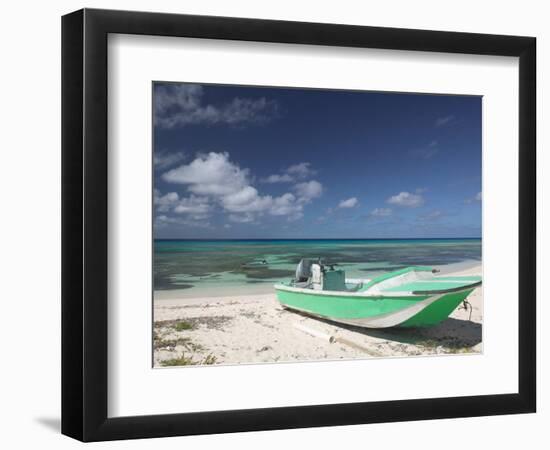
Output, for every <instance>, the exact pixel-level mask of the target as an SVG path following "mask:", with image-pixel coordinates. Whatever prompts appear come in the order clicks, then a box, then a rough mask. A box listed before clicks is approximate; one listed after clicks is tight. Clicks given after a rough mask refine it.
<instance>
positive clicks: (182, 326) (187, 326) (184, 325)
mask: <svg viewBox="0 0 550 450" xmlns="http://www.w3.org/2000/svg"><path fill="white" fill-rule="evenodd" d="M192 329H193V324H192V323H189V322H186V321H185V320H181V321H179V322H178V323H176V324H175V325H174V330H176V331H186V330H192Z"/></svg>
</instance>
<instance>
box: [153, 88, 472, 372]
mask: <svg viewBox="0 0 550 450" xmlns="http://www.w3.org/2000/svg"><path fill="white" fill-rule="evenodd" d="M152 122H153V142H152V147H153V148H152V158H153V161H152V162H153V164H152V165H153V189H154V192H153V194H152V198H153V205H152V208H153V234H154V236H153V238H154V239H153V242H154V244H153V247H154V248H153V255H154V256H153V262H152V268H153V280H154V281H153V284H154V285H153V324H152V327H153V342H152V348H153V355H152V359H153V367H159V368H161V367H178V366H199V365H200V366H205V365H208V366H210V365H224V364H225V365H228V364H229V365H234V364H256V363H264V364H265V363H290V362H313V361H334V360H344V359H365V358H388V357H412V356H436V355H464V354H480V353H482V351H483V349H482V324H483V295H482V286H481V284H482V235H481V234H482V233H481V230H482V178H481V173H482V97H481V96H473V95H469V96H466V95H447V94H440V93H434V94H424V93H405V92H370V91H356V90H333V89H311V88H296V87H292V88H289V87H268V86H240V85H221V84H205V83H197V82H192V83H191V82H174V81H170V82H167V81H154V82H153V83H152Z"/></svg>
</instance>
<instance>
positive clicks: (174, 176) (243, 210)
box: [155, 152, 323, 223]
mask: <svg viewBox="0 0 550 450" xmlns="http://www.w3.org/2000/svg"><path fill="white" fill-rule="evenodd" d="M306 168H307V166H306ZM308 170H309V169H308ZM302 173H303V171H302ZM250 178H251V177H250V174H249V170H248V169H241V168H240V167H239V166H238V165H236V164H234V163H233V162H231V161H230V158H229V154H228V153H214V152H211V153H208V154H207V155H198V156H197V158H195V159H194V160H193V161H192V162H190V163H189V164H184V165H181V166H179V167H177V168H175V169H172V170H169V171H168V172H166V173H164V174H163V175H162V179H163V180H164V181H166V182H169V183H175V184H183V185H185V186H186V188H187V190H188V191H189V192H191V196H190V197H189V198H179V196H178V195H177V193H175V192H172V193H169V194H166V195H165V196H162V197H161V196H160V193H158V194H157V195H156V197H155V204H157V205H158V206H157V208H158V210H159V211H160V212H167V211H170V210H171V211H174V212H182V213H183V212H194V213H195V214H200V213H203V214H204V213H207V212H209V211H210V210H211V207H212V203H214V204H218V205H219V206H221V208H222V209H223V210H224V211H226V212H228V213H230V217H229V218H230V220H231V221H233V222H239V223H249V222H253V221H255V220H256V219H257V217H258V216H261V215H263V214H270V215H273V216H286V217H287V218H288V219H289V220H296V219H299V218H301V217H302V216H303V208H304V205H305V204H307V203H309V202H311V201H312V200H313V199H315V198H317V197H319V196H320V195H321V194H322V191H323V187H322V185H321V183H319V182H318V181H315V180H311V181H308V182H303V183H298V184H296V185H295V186H294V190H295V194H292V193H290V192H287V193H285V194H283V195H281V196H279V197H273V196H271V195H261V194H260V193H259V192H258V190H257V189H256V188H255V187H253V186H252V185H251V180H250ZM201 207H202V209H201ZM192 210H193V211H192Z"/></svg>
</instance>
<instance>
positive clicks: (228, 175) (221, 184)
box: [162, 152, 248, 195]
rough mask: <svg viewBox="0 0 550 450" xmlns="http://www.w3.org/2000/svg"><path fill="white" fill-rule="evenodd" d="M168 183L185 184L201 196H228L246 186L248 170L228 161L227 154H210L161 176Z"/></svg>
mask: <svg viewBox="0 0 550 450" xmlns="http://www.w3.org/2000/svg"><path fill="white" fill-rule="evenodd" d="M162 179H163V180H164V181H167V182H169V183H177V184H186V185H188V189H189V190H190V191H191V192H193V193H195V194H201V195H229V194H234V193H235V192H238V191H240V190H241V189H243V188H244V187H245V186H247V184H248V170H246V169H241V168H239V167H238V166H237V165H235V164H233V163H232V162H231V161H229V154H228V153H214V152H210V153H208V154H207V155H200V156H198V157H197V158H196V159H194V160H193V161H192V162H191V163H190V164H185V165H181V166H179V167H177V168H176V169H172V170H169V171H168V172H166V173H165V174H163V175H162Z"/></svg>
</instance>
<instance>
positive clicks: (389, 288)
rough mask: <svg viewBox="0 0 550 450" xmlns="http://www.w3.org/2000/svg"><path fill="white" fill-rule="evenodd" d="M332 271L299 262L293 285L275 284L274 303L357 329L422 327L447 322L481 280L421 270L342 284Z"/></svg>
mask: <svg viewBox="0 0 550 450" xmlns="http://www.w3.org/2000/svg"><path fill="white" fill-rule="evenodd" d="M334 266H335V265H331V264H323V263H322V262H321V261H317V262H313V261H311V260H305V259H304V260H302V261H300V264H298V268H297V269H296V278H295V279H293V280H291V281H289V282H281V283H277V284H275V286H274V287H275V290H276V292H277V298H278V300H279V302H280V303H281V304H282V305H283V306H284V307H285V308H288V309H291V310H296V311H300V312H303V313H306V314H309V315H311V316H315V317H320V318H323V319H328V320H331V321H333V322H340V323H345V324H348V325H355V326H359V327H365V328H390V327H427V326H432V325H436V324H438V323H440V322H442V321H443V320H445V319H447V318H448V317H449V315H450V314H451V313H452V312H453V311H454V310H455V309H456V308H457V307H458V306H459V305H460V304H461V303H463V302H466V298H467V297H468V295H470V293H471V292H472V291H473V290H474V289H475V288H476V287H477V286H480V285H481V277H477V276H462V277H450V276H436V273H438V271H437V270H434V269H432V268H431V267H424V266H413V267H407V268H405V269H401V270H396V271H394V272H389V273H386V274H383V275H380V276H378V277H375V278H373V279H369V280H359V279H346V277H345V272H344V271H343V270H338V269H335V268H334ZM466 305H467V303H466V304H465V306H466Z"/></svg>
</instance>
